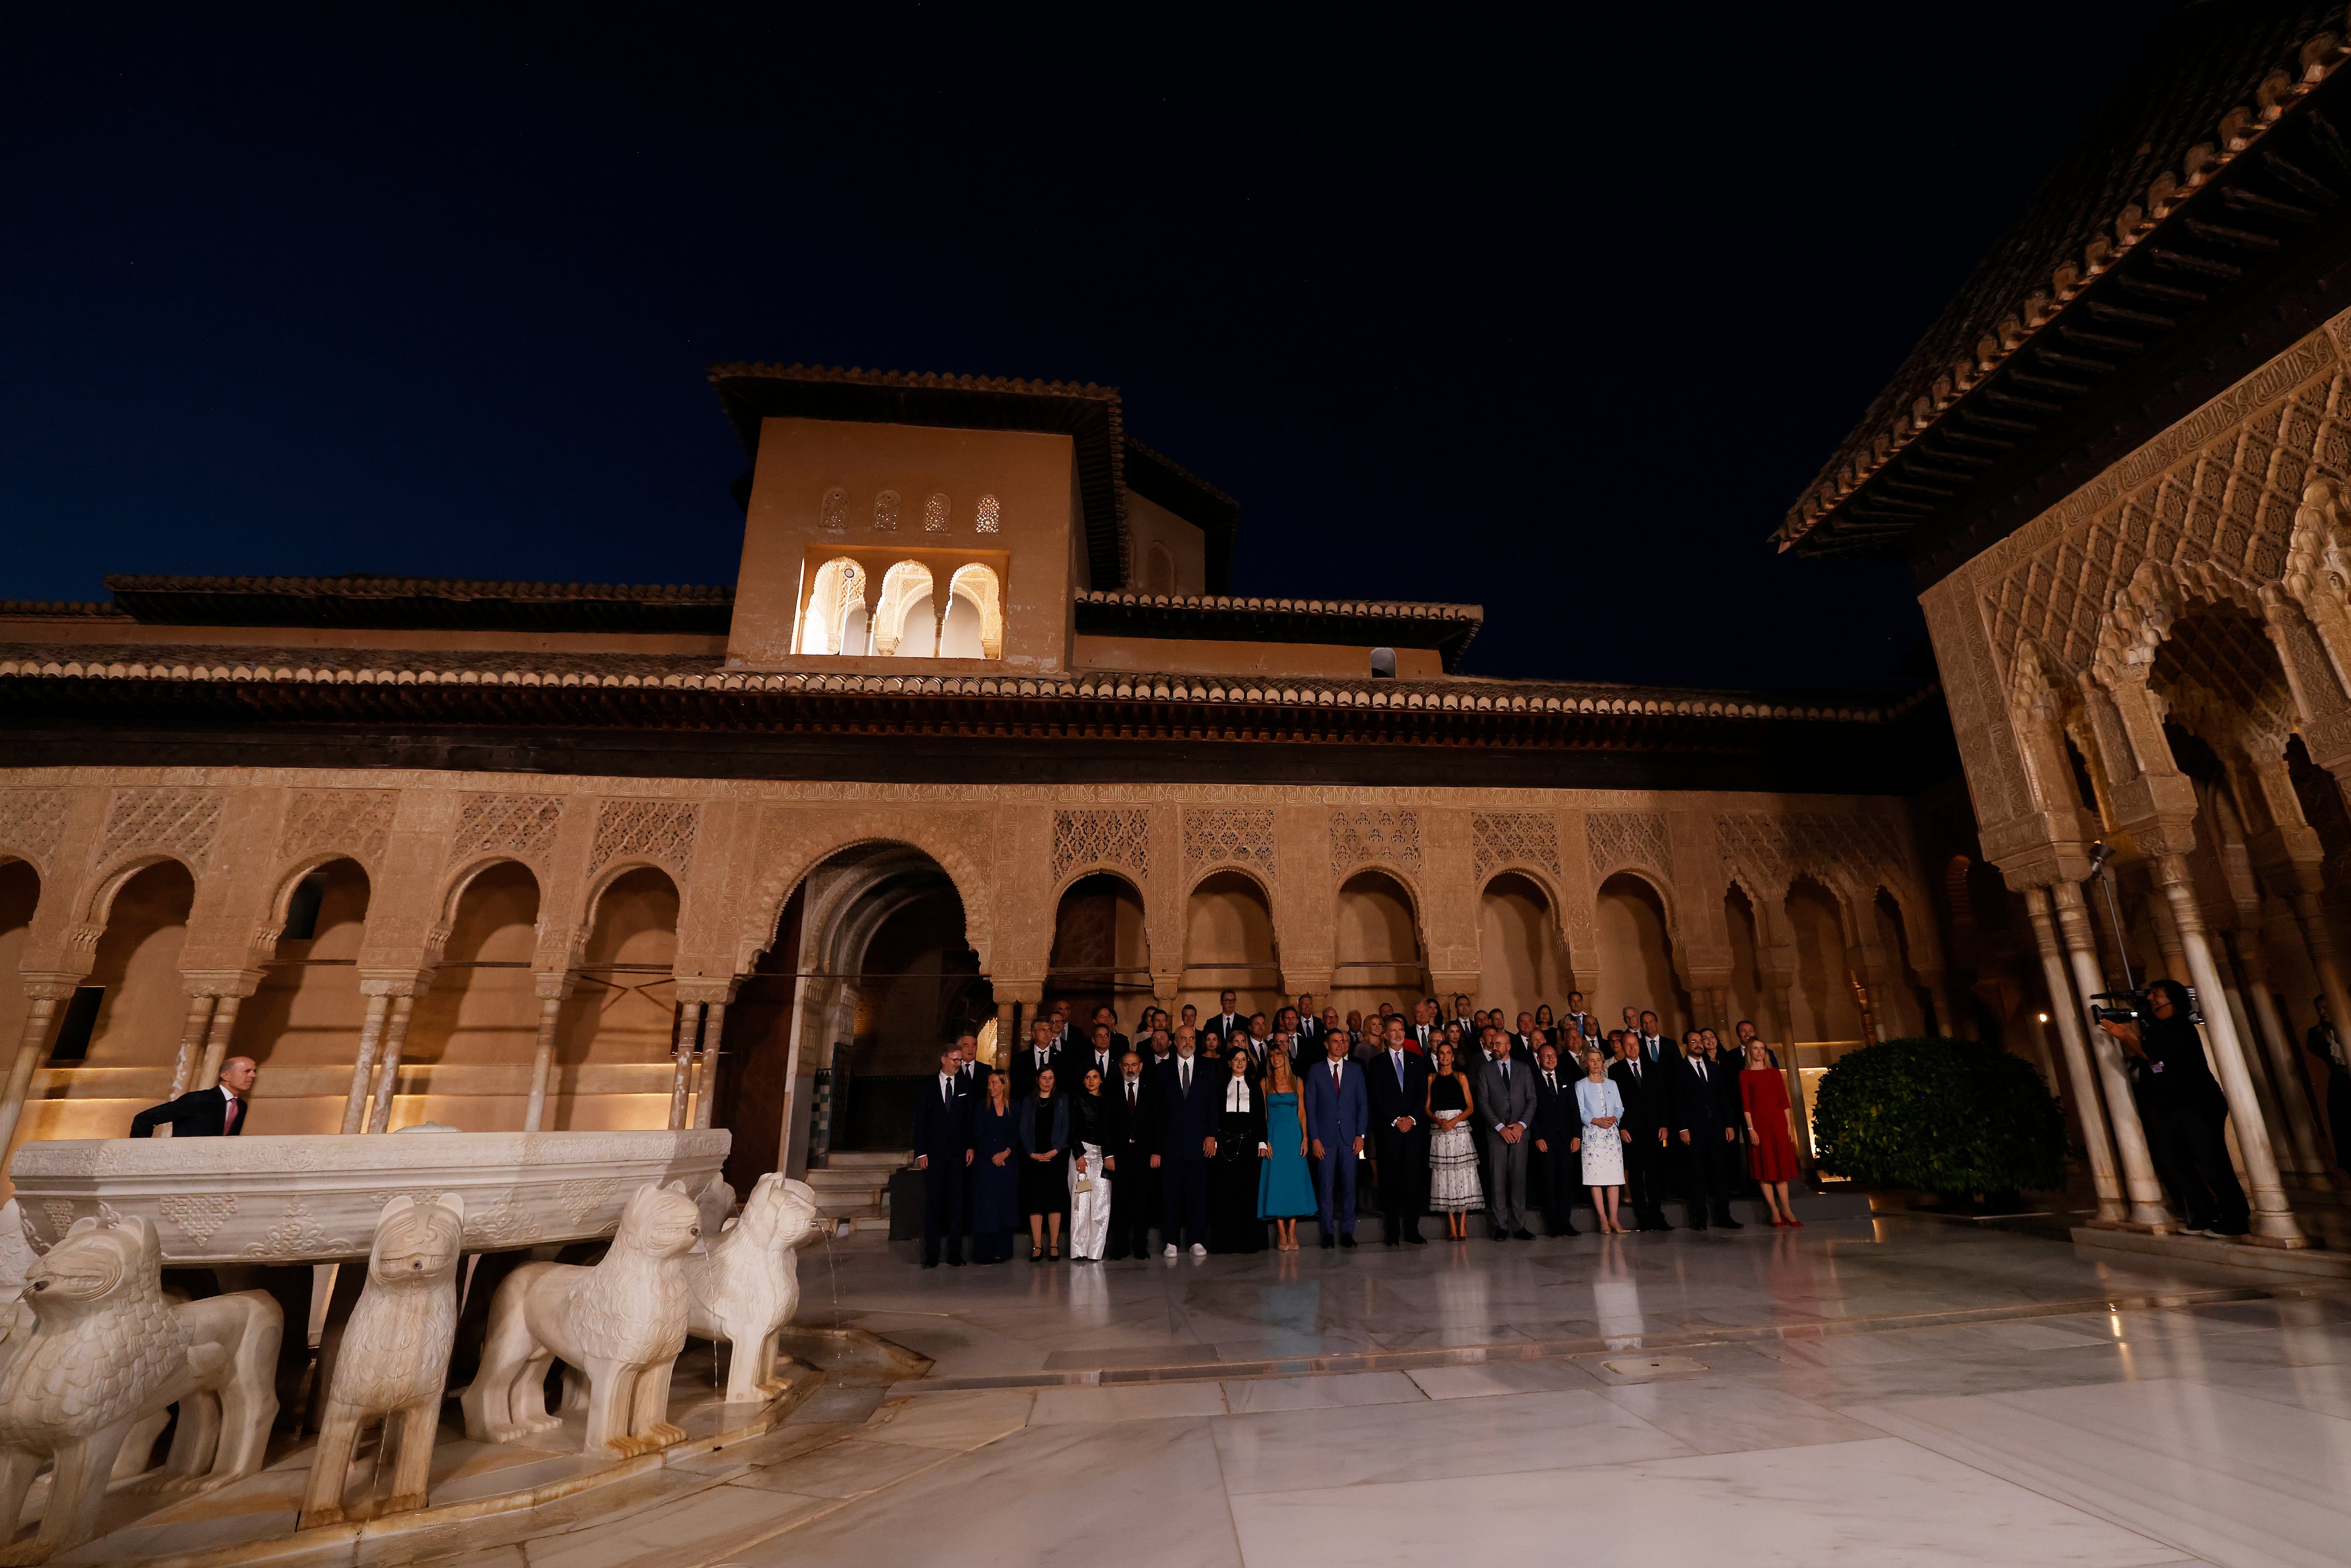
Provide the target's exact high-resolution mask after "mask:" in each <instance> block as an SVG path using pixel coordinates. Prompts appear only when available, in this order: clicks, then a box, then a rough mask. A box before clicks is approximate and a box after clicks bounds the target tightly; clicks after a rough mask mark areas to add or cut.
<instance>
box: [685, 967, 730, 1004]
mask: <svg viewBox="0 0 2351 1568" xmlns="http://www.w3.org/2000/svg"><path fill="white" fill-rule="evenodd" d="M742 983H743V982H742V980H741V979H740V978H739V977H737V976H733V975H680V976H678V977H676V982H675V984H676V989H677V999H678V1000H679V1001H682V1002H698V1003H700V1004H702V1005H704V1006H705V1007H715V1006H723V1005H725V1004H726V1003H727V1002H731V1001H733V1000H734V999H735V990H736V988H737V986H740V985H741V984H742Z"/></svg>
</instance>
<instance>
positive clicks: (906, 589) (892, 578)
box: [873, 560, 938, 658]
mask: <svg viewBox="0 0 2351 1568" xmlns="http://www.w3.org/2000/svg"><path fill="white" fill-rule="evenodd" d="M935 616H936V612H935V611H933V610H932V608H931V569H930V568H929V567H926V566H925V565H924V564H923V563H922V562H920V561H918V560H902V561H900V562H899V563H898V564H897V565H895V566H893V567H892V568H891V569H890V570H888V571H885V572H883V574H882V600H881V602H880V603H879V604H878V605H876V606H875V608H874V611H873V651H874V652H875V653H880V654H883V655H884V656H888V655H892V654H896V653H901V652H904V653H908V654H911V655H914V656H918V657H922V658H928V657H929V656H930V655H931V654H932V653H935V652H936V651H937V649H936V644H937V638H938V625H937V621H936V618H935ZM909 639H911V640H912V643H913V645H912V646H911V647H908V646H905V644H906V643H908V641H909Z"/></svg>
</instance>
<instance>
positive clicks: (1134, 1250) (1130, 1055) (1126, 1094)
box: [1102, 1051, 1159, 1258]
mask: <svg viewBox="0 0 2351 1568" xmlns="http://www.w3.org/2000/svg"><path fill="white" fill-rule="evenodd" d="M1102 1100H1103V1102H1104V1104H1103V1107H1102V1109H1103V1116H1102V1169H1103V1170H1104V1171H1106V1172H1108V1173H1109V1175H1110V1244H1109V1246H1108V1247H1106V1248H1105V1249H1103V1253H1102V1255H1103V1256H1104V1257H1106V1258H1125V1257H1129V1256H1132V1257H1136V1258H1148V1257H1149V1256H1150V1255H1151V1222H1152V1221H1153V1220H1154V1219H1155V1218H1158V1214H1159V1086H1158V1085H1157V1084H1156V1083H1155V1082H1152V1081H1151V1078H1150V1076H1149V1075H1148V1074H1147V1073H1145V1072H1144V1066H1143V1058H1142V1057H1141V1056H1140V1055H1138V1054H1137V1053H1136V1052H1134V1051H1128V1052H1127V1053H1126V1054H1125V1055H1124V1056H1122V1057H1121V1058H1119V1063H1118V1075H1117V1076H1116V1077H1115V1078H1113V1079H1112V1080H1111V1082H1108V1083H1106V1084H1104V1085H1103V1086H1102Z"/></svg>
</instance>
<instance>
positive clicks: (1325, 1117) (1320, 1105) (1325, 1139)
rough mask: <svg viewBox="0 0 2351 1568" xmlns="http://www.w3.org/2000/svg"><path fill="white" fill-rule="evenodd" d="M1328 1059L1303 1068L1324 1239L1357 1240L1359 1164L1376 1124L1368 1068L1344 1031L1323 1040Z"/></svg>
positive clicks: (1331, 1242) (1348, 1243)
mask: <svg viewBox="0 0 2351 1568" xmlns="http://www.w3.org/2000/svg"><path fill="white" fill-rule="evenodd" d="M1323 1051H1324V1060H1322V1061H1318V1062H1316V1063H1315V1064H1314V1065H1313V1066H1311V1067H1308V1068H1303V1069H1301V1074H1302V1076H1303V1077H1304V1078H1305V1080H1306V1136H1307V1139H1308V1143H1309V1147H1310V1149H1311V1153H1312V1154H1313V1156H1314V1190H1315V1193H1316V1194H1317V1195H1318V1196H1319V1197H1320V1198H1321V1199H1322V1214H1321V1216H1320V1222H1321V1224H1322V1245H1323V1246H1325V1247H1353V1245H1354V1244H1355V1166H1356V1163H1357V1162H1358V1161H1359V1160H1361V1159H1362V1158H1363V1154H1364V1134H1367V1133H1369V1132H1370V1131H1371V1127H1372V1098H1371V1092H1370V1089H1369V1088H1368V1086H1367V1085H1366V1084H1365V1083H1364V1070H1363V1069H1362V1068H1361V1067H1358V1066H1357V1065H1356V1064H1355V1063H1353V1062H1352V1061H1348V1060H1347V1039H1346V1035H1345V1033H1344V1031H1342V1032H1340V1033H1337V1034H1334V1035H1332V1036H1331V1038H1330V1039H1329V1040H1327V1041H1326V1042H1325V1043H1324V1047H1323Z"/></svg>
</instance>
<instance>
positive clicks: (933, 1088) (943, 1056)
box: [914, 1045, 974, 1269]
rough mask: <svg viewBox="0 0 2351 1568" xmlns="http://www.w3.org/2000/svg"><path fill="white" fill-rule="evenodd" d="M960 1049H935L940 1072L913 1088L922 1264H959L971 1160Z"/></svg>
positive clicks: (969, 1105)
mask: <svg viewBox="0 0 2351 1568" xmlns="http://www.w3.org/2000/svg"><path fill="white" fill-rule="evenodd" d="M962 1067H963V1053H962V1052H961V1051H957V1050H956V1048H955V1047H954V1046H952V1045H951V1046H948V1047H947V1048H946V1050H945V1051H940V1052H939V1073H938V1076H937V1077H935V1078H933V1079H929V1080H926V1081H925V1082H921V1083H919V1084H918V1085H917V1086H916V1088H915V1090H914V1168H915V1169H916V1170H918V1171H920V1172H922V1173H923V1267H924V1268H925V1269H935V1268H937V1267H938V1266H939V1242H940V1240H941V1239H945V1240H946V1253H947V1266H948V1267H949V1268H951V1269H960V1268H962V1267H963V1188H964V1182H965V1180H966V1179H967V1176H968V1175H969V1167H970V1166H971V1151H972V1145H971V1118H972V1107H973V1104H974V1102H973V1100H972V1098H971V1096H970V1095H968V1094H967V1093H965V1092H964V1090H963V1074H962V1071H961V1070H962Z"/></svg>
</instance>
